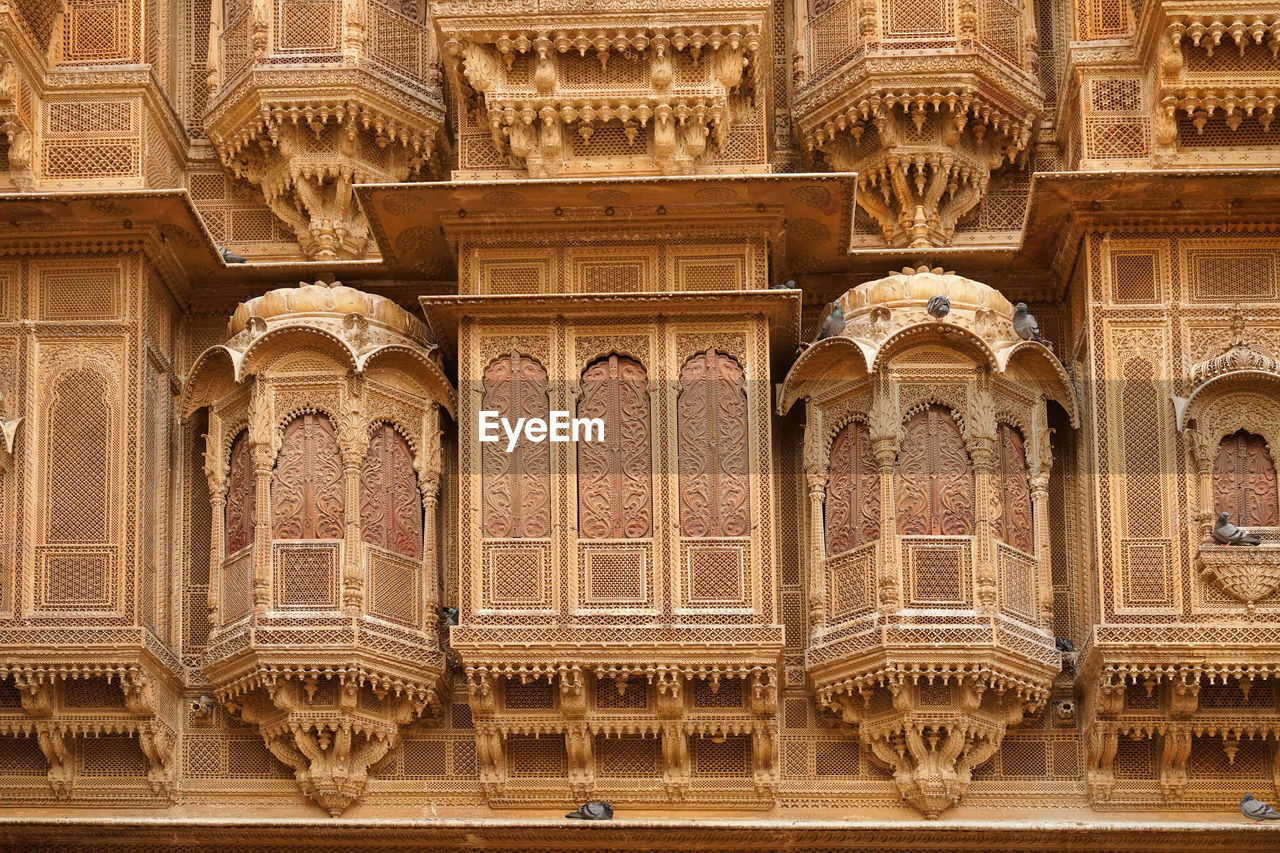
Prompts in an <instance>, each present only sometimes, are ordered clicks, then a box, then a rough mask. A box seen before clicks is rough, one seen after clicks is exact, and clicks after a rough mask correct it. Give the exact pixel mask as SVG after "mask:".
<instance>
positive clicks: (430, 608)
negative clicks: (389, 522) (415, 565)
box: [415, 403, 441, 625]
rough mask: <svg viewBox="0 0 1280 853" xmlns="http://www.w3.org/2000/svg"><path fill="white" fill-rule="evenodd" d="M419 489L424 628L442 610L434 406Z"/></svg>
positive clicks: (420, 461) (424, 435)
mask: <svg viewBox="0 0 1280 853" xmlns="http://www.w3.org/2000/svg"><path fill="white" fill-rule="evenodd" d="M415 464H416V466H417V469H418V488H419V490H420V491H421V492H422V577H423V586H422V598H423V608H424V613H423V617H422V618H423V620H424V624H426V625H431V624H433V622H434V614H435V612H436V609H437V608H438V607H439V606H440V543H439V541H438V538H437V533H436V510H437V507H438V506H439V503H440V467H441V459H440V406H439V405H437V404H435V403H432V404H431V410H430V413H429V414H428V415H427V416H426V417H425V418H424V419H423V431H422V445H421V449H420V450H419V452H418V458H417V459H416V460H415Z"/></svg>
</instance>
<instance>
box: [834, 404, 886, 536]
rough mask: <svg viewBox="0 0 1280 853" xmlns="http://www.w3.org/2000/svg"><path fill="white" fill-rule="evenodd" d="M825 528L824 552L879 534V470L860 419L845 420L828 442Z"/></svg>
mask: <svg viewBox="0 0 1280 853" xmlns="http://www.w3.org/2000/svg"><path fill="white" fill-rule="evenodd" d="M826 528H827V553H828V554H842V553H844V552H845V551H848V550H850V549H851V548H856V547H857V546H859V545H863V544H866V543H867V542H873V541H875V540H876V539H879V538H880V472H879V470H878V469H877V468H876V460H875V455H874V454H873V453H872V452H871V432H870V430H869V429H867V425H866V424H864V423H862V422H861V421H850V422H849V423H848V424H846V425H845V427H844V428H843V429H841V430H840V433H839V434H838V435H837V436H836V440H835V441H834V442H833V443H832V445H831V467H830V470H829V474H828V477H827V502H826Z"/></svg>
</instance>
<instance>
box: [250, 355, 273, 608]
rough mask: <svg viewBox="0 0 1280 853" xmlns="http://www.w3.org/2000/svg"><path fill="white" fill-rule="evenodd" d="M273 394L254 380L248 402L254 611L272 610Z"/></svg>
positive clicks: (264, 385) (262, 382)
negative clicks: (252, 513) (252, 500)
mask: <svg viewBox="0 0 1280 853" xmlns="http://www.w3.org/2000/svg"><path fill="white" fill-rule="evenodd" d="M271 409H272V406H271V392H270V388H269V387H268V386H267V384H266V382H265V381H264V380H262V379H255V380H254V383H253V395H252V396H251V397H250V399H249V452H250V454H251V456H252V458H253V488H254V507H255V509H256V511H255V513H254V521H253V611H254V613H255V614H257V615H262V614H264V613H266V612H267V611H268V610H270V609H271V532H272V531H271V469H272V466H273V464H274V462H275V435H274V433H275V424H274V423H273V419H272V416H271Z"/></svg>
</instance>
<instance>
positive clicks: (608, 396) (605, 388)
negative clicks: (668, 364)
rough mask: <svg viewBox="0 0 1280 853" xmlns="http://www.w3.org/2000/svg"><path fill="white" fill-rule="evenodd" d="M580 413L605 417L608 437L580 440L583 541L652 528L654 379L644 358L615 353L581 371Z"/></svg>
mask: <svg viewBox="0 0 1280 853" xmlns="http://www.w3.org/2000/svg"><path fill="white" fill-rule="evenodd" d="M578 417H580V418H600V419H601V420H602V421H604V441H581V440H580V441H579V442H578V529H579V533H580V535H581V536H582V537H583V538H584V539H638V538H643V537H646V536H649V535H650V534H651V533H652V532H653V496H652V495H653V473H652V467H653V466H652V459H651V456H650V453H651V450H650V443H649V380H648V376H647V374H646V373H645V369H644V367H642V366H641V365H640V363H639V362H637V361H634V360H632V359H630V358H626V357H624V356H618V355H611V356H609V357H608V358H602V359H600V360H599V361H596V362H594V363H593V364H591V365H590V366H588V367H587V369H586V370H585V371H583V374H582V399H581V400H580V401H579V402H578Z"/></svg>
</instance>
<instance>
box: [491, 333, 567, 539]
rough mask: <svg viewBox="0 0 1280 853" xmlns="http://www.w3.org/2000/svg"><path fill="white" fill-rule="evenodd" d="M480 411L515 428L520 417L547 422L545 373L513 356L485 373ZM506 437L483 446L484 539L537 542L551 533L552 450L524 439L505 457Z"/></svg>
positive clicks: (522, 357) (528, 360)
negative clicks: (494, 412) (519, 539)
mask: <svg viewBox="0 0 1280 853" xmlns="http://www.w3.org/2000/svg"><path fill="white" fill-rule="evenodd" d="M481 408H482V409H485V410H489V411H496V412H497V413H498V417H499V418H506V419H507V420H508V421H509V422H510V423H511V424H512V425H513V426H514V424H515V423H516V420H517V419H518V418H543V419H546V418H547V417H549V410H550V403H549V401H548V398H547V371H546V368H544V367H543V366H542V365H541V364H539V363H538V362H536V361H534V360H533V359H531V358H529V357H528V356H527V355H522V354H521V353H518V352H513V353H511V355H504V356H503V357H501V358H499V359H497V360H496V361H494V362H493V363H492V364H490V365H489V366H488V367H487V368H486V369H485V372H484V397H483V400H482V403H481ZM506 444H507V443H506V437H505V436H503V438H502V440H501V441H497V442H486V443H485V444H482V445H480V447H481V450H480V455H481V469H482V473H481V487H482V491H483V493H484V494H483V498H482V500H483V510H482V519H481V525H482V527H483V530H484V535H485V536H488V537H493V538H528V539H538V538H542V537H545V536H548V535H550V533H551V449H550V448H551V446H550V444H549V443H548V442H545V441H543V442H539V443H536V444H535V443H533V442H530V441H528V440H526V439H525V438H523V437H522V438H520V440H519V441H517V442H516V446H515V448H514V449H513V450H512V451H511V452H510V453H507V452H506V450H507V446H506Z"/></svg>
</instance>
